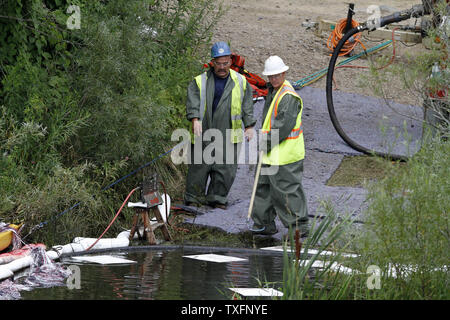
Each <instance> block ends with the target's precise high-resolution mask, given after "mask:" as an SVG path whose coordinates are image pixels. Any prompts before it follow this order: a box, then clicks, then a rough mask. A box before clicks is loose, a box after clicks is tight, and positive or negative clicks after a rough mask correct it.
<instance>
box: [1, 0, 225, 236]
mask: <svg viewBox="0 0 450 320" xmlns="http://www.w3.org/2000/svg"><path fill="white" fill-rule="evenodd" d="M69 5H77V6H78V7H79V9H80V10H79V16H78V17H77V15H76V12H75V11H69V12H68V11H67V9H68V7H69ZM0 12H1V17H0V113H1V117H0V194H1V195H2V196H1V197H0V219H1V220H3V221H5V222H18V221H22V222H25V223H26V227H25V230H24V231H23V234H26V233H27V231H29V230H30V229H31V228H32V227H33V226H34V225H36V224H37V223H40V222H44V221H49V223H48V224H47V225H46V226H45V228H43V229H41V230H40V231H36V232H34V233H33V234H32V236H31V238H28V239H27V241H31V240H33V241H45V242H46V243H47V244H49V245H51V244H54V243H55V242H56V243H66V242H67V241H70V240H71V239H72V238H73V236H74V235H78V236H81V235H86V236H88V235H91V236H92V234H97V233H98V230H101V229H103V228H104V227H105V221H109V220H110V219H111V218H112V216H113V213H115V211H116V210H117V209H118V208H119V206H120V204H121V203H122V201H123V200H124V199H125V196H126V195H127V194H128V192H130V191H131V189H133V188H134V187H135V186H136V185H137V184H138V183H139V182H140V181H142V178H143V175H144V174H146V173H148V172H145V171H144V172H139V173H138V174H136V175H134V176H132V177H130V178H129V179H128V180H127V181H125V182H122V183H120V184H117V185H115V186H114V188H108V189H107V190H105V191H101V190H102V189H104V188H105V187H107V186H109V185H110V184H111V183H112V182H114V181H115V180H116V179H118V178H119V177H122V176H124V175H125V174H127V173H129V172H131V171H133V170H134V169H136V168H138V167H139V166H141V165H142V164H143V163H147V162H148V161H150V160H151V159H153V158H154V157H156V156H157V155H158V154H160V153H162V152H164V151H166V150H168V149H169V148H170V146H171V143H170V133H171V132H172V129H173V128H175V127H181V126H184V121H185V120H184V119H185V117H184V99H185V88H186V86H187V83H188V81H190V80H191V79H192V77H193V76H194V75H195V74H197V73H199V72H200V71H201V67H202V62H203V61H205V59H206V53H207V50H206V49H207V48H208V45H207V44H208V42H209V40H210V36H211V27H212V26H213V25H214V22H215V21H216V20H217V19H218V17H220V15H221V13H222V8H221V6H220V5H219V4H218V2H217V1H209V0H208V1H207V0H201V1H197V0H196V1H194V0H186V1H170V0H166V1H152V0H147V1H128V0H115V1H90V0H78V1H75V0H74V1H69V0H16V1H3V2H2V3H1V4H0ZM76 19H79V20H78V21H79V28H76V23H75V24H73V22H76V21H75V20H76ZM69 22H70V24H68V23H69ZM74 27H75V28H74ZM167 162H168V161H167V160H164V161H160V162H159V163H157V164H155V165H154V166H153V167H149V168H148V171H149V170H152V169H157V170H158V172H159V173H160V174H161V175H162V176H163V179H164V181H165V182H166V185H167V188H168V191H169V193H171V194H178V193H179V190H180V185H179V184H180V179H179V176H180V175H184V173H183V170H184V168H183V167H181V166H180V167H176V168H175V167H174V166H173V165H169V164H168V163H167ZM171 191H177V193H175V192H174V193H172V192H171ZM77 204H78V205H77ZM74 205H75V206H76V207H75V208H74V209H73V210H71V211H70V214H69V213H67V214H65V215H63V216H57V215H58V213H60V212H63V211H64V210H66V209H68V208H70V207H71V206H74ZM125 215H126V210H125ZM125 220H127V219H125ZM119 228H120V223H116V224H115V225H114V226H113V228H111V231H110V232H112V233H117V231H118V230H120V229H119ZM50 231H51V232H50ZM50 234H51V235H50Z"/></svg>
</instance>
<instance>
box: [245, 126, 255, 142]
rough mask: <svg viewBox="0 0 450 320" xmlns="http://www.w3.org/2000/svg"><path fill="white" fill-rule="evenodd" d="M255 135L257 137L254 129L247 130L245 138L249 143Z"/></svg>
mask: <svg viewBox="0 0 450 320" xmlns="http://www.w3.org/2000/svg"><path fill="white" fill-rule="evenodd" d="M254 135H255V130H253V127H247V128H245V131H244V136H245V138H246V139H247V141H250V140H252V139H253V136H254Z"/></svg>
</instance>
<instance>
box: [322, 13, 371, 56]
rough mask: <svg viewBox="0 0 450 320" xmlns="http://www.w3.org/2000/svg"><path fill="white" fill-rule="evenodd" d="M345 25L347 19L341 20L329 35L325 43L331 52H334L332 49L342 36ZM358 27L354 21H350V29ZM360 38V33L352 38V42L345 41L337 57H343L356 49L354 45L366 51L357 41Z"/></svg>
mask: <svg viewBox="0 0 450 320" xmlns="http://www.w3.org/2000/svg"><path fill="white" fill-rule="evenodd" d="M346 25H347V18H344V19H341V20H339V22H338V23H337V24H336V26H335V28H334V30H333V32H331V33H330V36H329V37H328V41H327V47H328V49H330V50H331V51H334V48H336V46H337V44H338V43H339V41H340V40H341V39H342V37H343V36H344V33H343V32H344V29H345V26H346ZM358 26H359V23H358V22H357V21H356V20H353V19H352V29H353V28H356V27H358ZM360 38H361V33H357V34H356V35H355V36H354V37H353V41H350V40H348V41H346V42H345V44H344V45H343V47H342V49H341V52H340V53H339V56H345V55H347V54H349V53H350V52H351V51H352V50H353V49H354V48H355V47H356V45H357V44H358V43H359V44H360V45H361V46H362V47H363V48H364V50H366V48H365V47H364V45H363V44H362V43H361V41H360V40H359V39H360Z"/></svg>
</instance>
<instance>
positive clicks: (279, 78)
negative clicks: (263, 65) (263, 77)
mask: <svg viewBox="0 0 450 320" xmlns="http://www.w3.org/2000/svg"><path fill="white" fill-rule="evenodd" d="M268 78H269V81H270V83H271V84H272V86H273V87H274V88H275V89H279V88H280V87H281V86H282V85H283V83H284V80H285V78H286V72H283V73H279V74H274V75H271V76H268Z"/></svg>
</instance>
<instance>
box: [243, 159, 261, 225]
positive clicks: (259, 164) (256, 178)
mask: <svg viewBox="0 0 450 320" xmlns="http://www.w3.org/2000/svg"><path fill="white" fill-rule="evenodd" d="M262 157H263V151H260V152H259V158H258V166H257V167H256V175H255V182H254V183H253V191H252V197H251V198H250V206H249V207H248V215H247V221H249V220H250V217H251V215H252V210H253V202H254V200H255V194H256V186H257V185H258V179H259V173H260V171H261V164H262Z"/></svg>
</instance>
